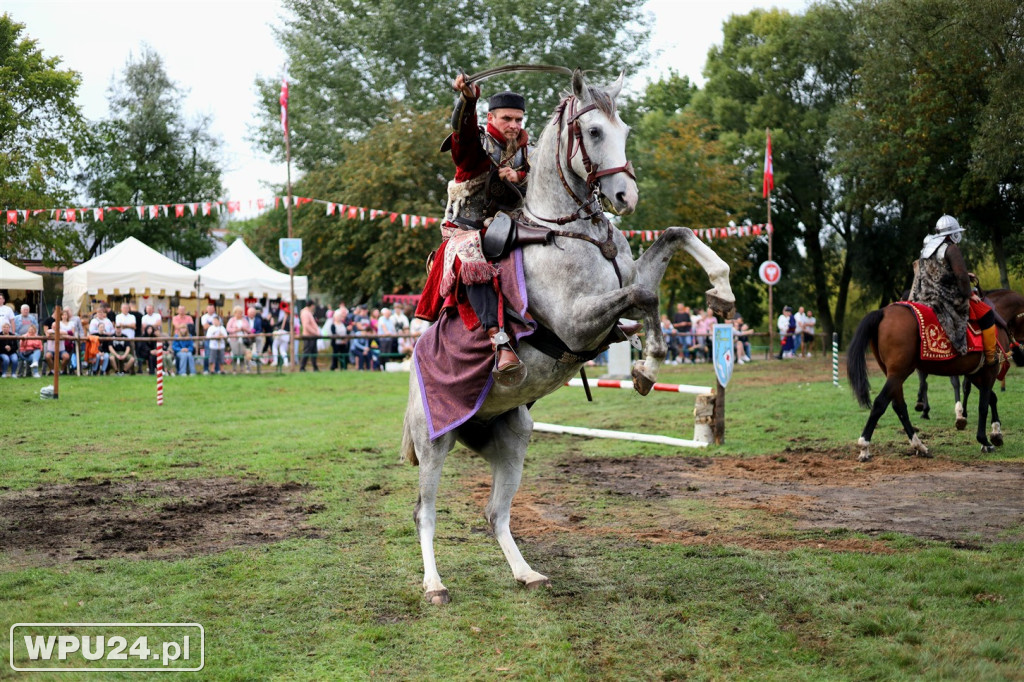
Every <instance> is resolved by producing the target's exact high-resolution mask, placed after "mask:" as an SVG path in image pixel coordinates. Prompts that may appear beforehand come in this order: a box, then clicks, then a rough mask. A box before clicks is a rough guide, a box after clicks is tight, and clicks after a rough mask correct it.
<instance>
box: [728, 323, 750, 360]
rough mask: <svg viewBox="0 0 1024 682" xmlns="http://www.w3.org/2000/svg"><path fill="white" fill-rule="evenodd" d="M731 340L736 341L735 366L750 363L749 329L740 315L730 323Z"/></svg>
mask: <svg viewBox="0 0 1024 682" xmlns="http://www.w3.org/2000/svg"><path fill="white" fill-rule="evenodd" d="M732 328H733V338H734V339H735V341H736V349H735V352H736V364H738V365H743V364H746V363H748V362H750V332H751V329H750V327H749V326H748V325H747V323H746V322H744V321H743V316H742V315H737V316H736V317H735V318H734V319H733V321H732Z"/></svg>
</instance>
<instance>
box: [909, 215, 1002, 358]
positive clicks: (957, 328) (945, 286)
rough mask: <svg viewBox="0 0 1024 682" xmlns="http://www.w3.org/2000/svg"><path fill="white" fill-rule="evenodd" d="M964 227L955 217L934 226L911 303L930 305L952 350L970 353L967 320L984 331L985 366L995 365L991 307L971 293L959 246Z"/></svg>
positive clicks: (919, 263)
mask: <svg viewBox="0 0 1024 682" xmlns="http://www.w3.org/2000/svg"><path fill="white" fill-rule="evenodd" d="M963 231H964V228H962V227H961V226H960V223H958V222H957V220H956V218H954V217H953V216H950V215H944V216H942V217H941V218H939V220H938V222H936V223H935V234H932V235H928V236H927V237H925V239H924V248H923V249H921V258H920V260H918V261H917V262H916V264H915V265H916V268H915V270H916V273H915V275H914V284H913V286H912V287H911V289H910V296H909V300H911V301H917V302H919V303H924V304H925V305H928V306H931V308H932V309H933V310H934V311H935V315H936V316H937V317H938V318H939V322H940V323H941V324H942V328H943V329H944V330H945V331H946V335H947V336H949V340H950V342H951V343H952V344H953V348H955V349H956V351H957V352H958V353H960V354H961V355H963V354H964V353H966V352H967V321H968V319H969V320H970V321H971V322H974V323H976V324H977V325H978V327H979V328H980V330H981V339H982V344H983V346H984V349H985V364H988V365H993V364H995V362H996V328H995V315H994V313H993V311H992V308H991V307H989V306H988V305H987V304H986V303H984V302H982V300H981V298H980V297H979V296H978V295H977V294H976V293H974V292H973V291H972V289H971V280H972V279H976V278H975V276H974V274H973V273H970V272H968V271H967V264H966V263H965V262H964V257H963V254H962V253H961V252H960V247H958V246H957V244H958V243H959V242H960V239H961V237H962V233H963Z"/></svg>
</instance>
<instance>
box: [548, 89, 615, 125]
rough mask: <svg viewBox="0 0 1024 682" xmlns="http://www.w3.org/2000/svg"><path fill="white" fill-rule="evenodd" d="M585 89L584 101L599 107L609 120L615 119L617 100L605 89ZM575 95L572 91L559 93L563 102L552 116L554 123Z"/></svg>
mask: <svg viewBox="0 0 1024 682" xmlns="http://www.w3.org/2000/svg"><path fill="white" fill-rule="evenodd" d="M584 87H585V88H586V98H585V100H584V101H590V102H593V103H594V104H595V105H596V106H597V108H598V110H600V111H601V112H603V113H604V114H605V115H606V116H608V118H612V119H614V118H615V112H616V107H615V98H614V97H612V96H611V95H609V94H608V91H607V90H606V89H605V88H602V87H598V86H596V85H585V86H584ZM574 94H575V93H574V92H572V90H563V91H562V92H561V93H559V95H560V97H561V101H560V103H559V105H558V106H557V107H555V112H554V115H553V116H552V121H554V120H556V119H557V118H558V116H559V115H560V114H561V113H562V109H563V108H564V107H565V102H566V100H568V99H569V98H570V97H572V96H573V95H574Z"/></svg>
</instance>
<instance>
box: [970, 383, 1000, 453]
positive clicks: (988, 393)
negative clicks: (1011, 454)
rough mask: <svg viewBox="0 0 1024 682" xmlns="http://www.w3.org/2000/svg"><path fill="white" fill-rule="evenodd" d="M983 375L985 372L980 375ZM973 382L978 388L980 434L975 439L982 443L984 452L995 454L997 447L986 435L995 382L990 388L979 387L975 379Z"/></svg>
mask: <svg viewBox="0 0 1024 682" xmlns="http://www.w3.org/2000/svg"><path fill="white" fill-rule="evenodd" d="M983 373H984V370H983V371H982V372H979V373H978V374H983ZM978 374H976V375H974V377H977V376H978ZM984 380H985V378H984V377H981V381H984ZM972 382H974V385H975V386H977V387H978V433H977V435H976V436H975V438H977V440H978V442H979V443H981V451H982V452H985V453H987V452H993V451H994V450H995V446H993V445H992V443H991V442H990V441H989V439H988V435H987V434H986V433H985V427H986V426H987V423H986V421H987V419H988V404H989V402H990V398H991V397H992V396H994V395H995V391H993V390H992V387H993V386H995V382H994V381H993V382H992V384H991V385H988V386H986V385H979V384H978V383H977V381H976V380H975V378H972Z"/></svg>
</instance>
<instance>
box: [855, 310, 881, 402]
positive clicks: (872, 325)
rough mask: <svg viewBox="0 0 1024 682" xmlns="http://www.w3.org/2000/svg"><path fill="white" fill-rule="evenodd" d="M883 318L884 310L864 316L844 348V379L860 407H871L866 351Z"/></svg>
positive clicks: (876, 334) (875, 337) (875, 335)
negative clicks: (848, 343) (848, 382)
mask: <svg viewBox="0 0 1024 682" xmlns="http://www.w3.org/2000/svg"><path fill="white" fill-rule="evenodd" d="M884 316H885V309H882V310H874V311H872V312H870V313H868V314H867V315H865V316H864V319H863V320H861V321H860V324H859V325H857V331H856V332H855V333H854V335H853V339H852V340H851V341H850V345H849V346H847V347H846V378H847V379H849V380H850V388H852V389H853V395H854V397H855V398H857V402H858V403H860V406H861V407H871V384H870V382H868V367H867V359H866V355H867V350H868V345H869V344H872V343H874V342H875V341H876V340H877V338H878V325H879V324H880V323H881V322H882V317H884Z"/></svg>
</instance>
